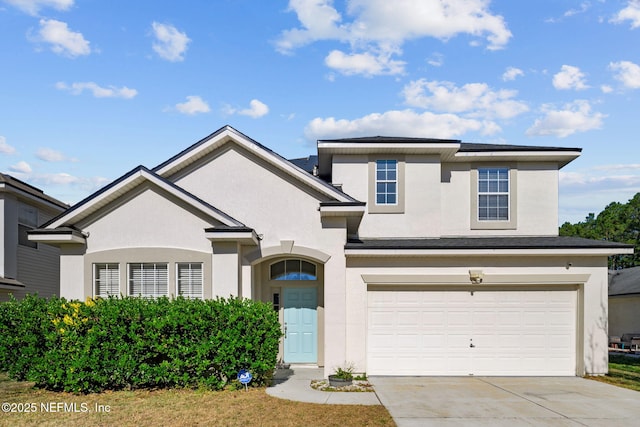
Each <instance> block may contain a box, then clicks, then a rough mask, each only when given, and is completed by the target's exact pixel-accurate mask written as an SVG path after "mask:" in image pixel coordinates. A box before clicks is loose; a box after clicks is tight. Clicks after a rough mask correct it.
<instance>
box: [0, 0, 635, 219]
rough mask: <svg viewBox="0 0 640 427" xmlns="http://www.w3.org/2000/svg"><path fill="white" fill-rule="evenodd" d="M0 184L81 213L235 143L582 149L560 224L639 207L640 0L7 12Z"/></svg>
mask: <svg viewBox="0 0 640 427" xmlns="http://www.w3.org/2000/svg"><path fill="white" fill-rule="evenodd" d="M0 64H2V65H1V67H0V70H1V76H2V78H1V79H0V171H2V172H5V173H9V174H11V175H13V176H15V177H17V178H19V179H23V180H25V181H27V182H29V183H31V184H33V185H36V186H38V187H40V188H41V189H43V190H44V191H45V192H47V193H49V194H50V195H52V196H54V197H57V198H59V199H61V200H63V201H65V202H68V203H74V202H77V201H79V200H81V199H82V198H84V197H86V196H88V195H89V194H91V193H92V192H93V191H95V190H97V189H99V188H100V187H102V186H103V185H105V184H107V183H109V182H110V181H112V180H114V179H116V178H118V177H119V176H121V175H122V174H124V173H126V172H128V171H129V170H130V169H132V168H134V167H135V166H137V165H139V164H143V165H145V166H148V167H154V166H156V165H157V164H159V163H161V162H162V161H164V160H166V159H168V158H169V157H171V156H173V155H174V154H176V153H178V152H180V151H181V150H183V149H184V148H186V147H188V146H189V145H191V144H193V143H195V142H196V141H198V140H199V139H201V138H203V137H205V136H207V135H208V134H210V133H211V132H213V131H215V130H217V129H218V128H220V127H222V126H223V125H225V124H229V125H231V126H233V127H235V128H236V129H238V130H239V131H241V132H243V133H245V134H247V135H248V136H250V137H252V138H253V139H256V140H257V141H259V142H261V143H263V144H264V145H266V146H268V147H269V148H271V149H273V150H275V151H276V152H278V153H280V154H281V155H283V156H285V157H288V158H293V157H303V156H306V155H308V154H313V153H314V152H315V141H316V140H317V139H320V138H322V139H326V138H340V137H354V136H373V135H386V136H412V137H415V136H419V137H429V138H452V139H461V140H463V141H465V142H478V143H498V144H500V143H507V144H525V145H542V146H562V147H581V148H583V154H582V156H581V157H580V158H579V159H577V160H575V161H574V162H573V163H571V164H569V165H568V166H566V167H565V168H564V169H563V170H562V172H561V176H560V222H564V221H571V222H576V221H580V220H583V219H584V217H585V216H586V215H587V214H588V213H589V212H594V213H598V212H600V211H601V210H602V209H603V208H604V207H605V206H606V205H607V204H608V203H610V202H612V201H619V202H626V201H627V200H629V199H630V198H631V197H632V196H633V195H634V194H635V193H637V192H639V191H640V155H639V154H640V148H639V146H638V142H637V135H638V134H640V131H639V129H638V126H639V123H640V116H639V113H640V98H639V95H640V0H632V1H604V0H592V1H579V0H576V1H573V0H553V1H552V0H536V1H513V0H497V1H489V0H398V1H388V0H348V1H338V0H335V1H330V0H290V1H287V0H270V1H261V0H215V1H213V0H208V1H207V0H189V1H186V2H175V1H149V0H138V1H133V2H132V1H124V0H110V1H101V2H96V1H88V0H0Z"/></svg>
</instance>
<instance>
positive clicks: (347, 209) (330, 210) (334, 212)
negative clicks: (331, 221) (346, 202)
mask: <svg viewBox="0 0 640 427" xmlns="http://www.w3.org/2000/svg"><path fill="white" fill-rule="evenodd" d="M364 212H365V207H364V206H320V216H322V217H329V216H363V215H364Z"/></svg>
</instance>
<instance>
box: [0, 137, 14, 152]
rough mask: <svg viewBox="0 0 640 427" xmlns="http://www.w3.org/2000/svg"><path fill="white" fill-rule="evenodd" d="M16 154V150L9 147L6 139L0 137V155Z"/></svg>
mask: <svg viewBox="0 0 640 427" xmlns="http://www.w3.org/2000/svg"><path fill="white" fill-rule="evenodd" d="M15 152H16V149H15V148H14V147H12V146H11V145H9V144H7V138H5V137H4V136H0V153H2V154H13V153H15Z"/></svg>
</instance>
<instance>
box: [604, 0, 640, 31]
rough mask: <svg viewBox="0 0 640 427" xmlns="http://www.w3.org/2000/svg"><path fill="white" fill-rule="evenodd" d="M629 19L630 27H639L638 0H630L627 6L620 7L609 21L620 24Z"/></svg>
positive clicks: (639, 7)
mask: <svg viewBox="0 0 640 427" xmlns="http://www.w3.org/2000/svg"><path fill="white" fill-rule="evenodd" d="M625 21H631V29H635V28H638V27H640V0H630V1H629V2H627V7H625V8H624V9H621V10H620V11H619V12H618V13H617V14H616V16H614V17H613V18H611V20H610V21H609V22H613V23H614V24H622V23H624V22H625Z"/></svg>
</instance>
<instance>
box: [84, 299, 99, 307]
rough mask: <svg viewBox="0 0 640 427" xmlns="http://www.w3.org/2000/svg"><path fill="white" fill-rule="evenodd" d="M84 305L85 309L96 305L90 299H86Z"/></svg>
mask: <svg viewBox="0 0 640 427" xmlns="http://www.w3.org/2000/svg"><path fill="white" fill-rule="evenodd" d="M84 303H85V305H86V306H87V307H93V306H94V305H96V303H95V302H94V301H93V300H92V299H91V297H87V299H86V301H85V302H84Z"/></svg>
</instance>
